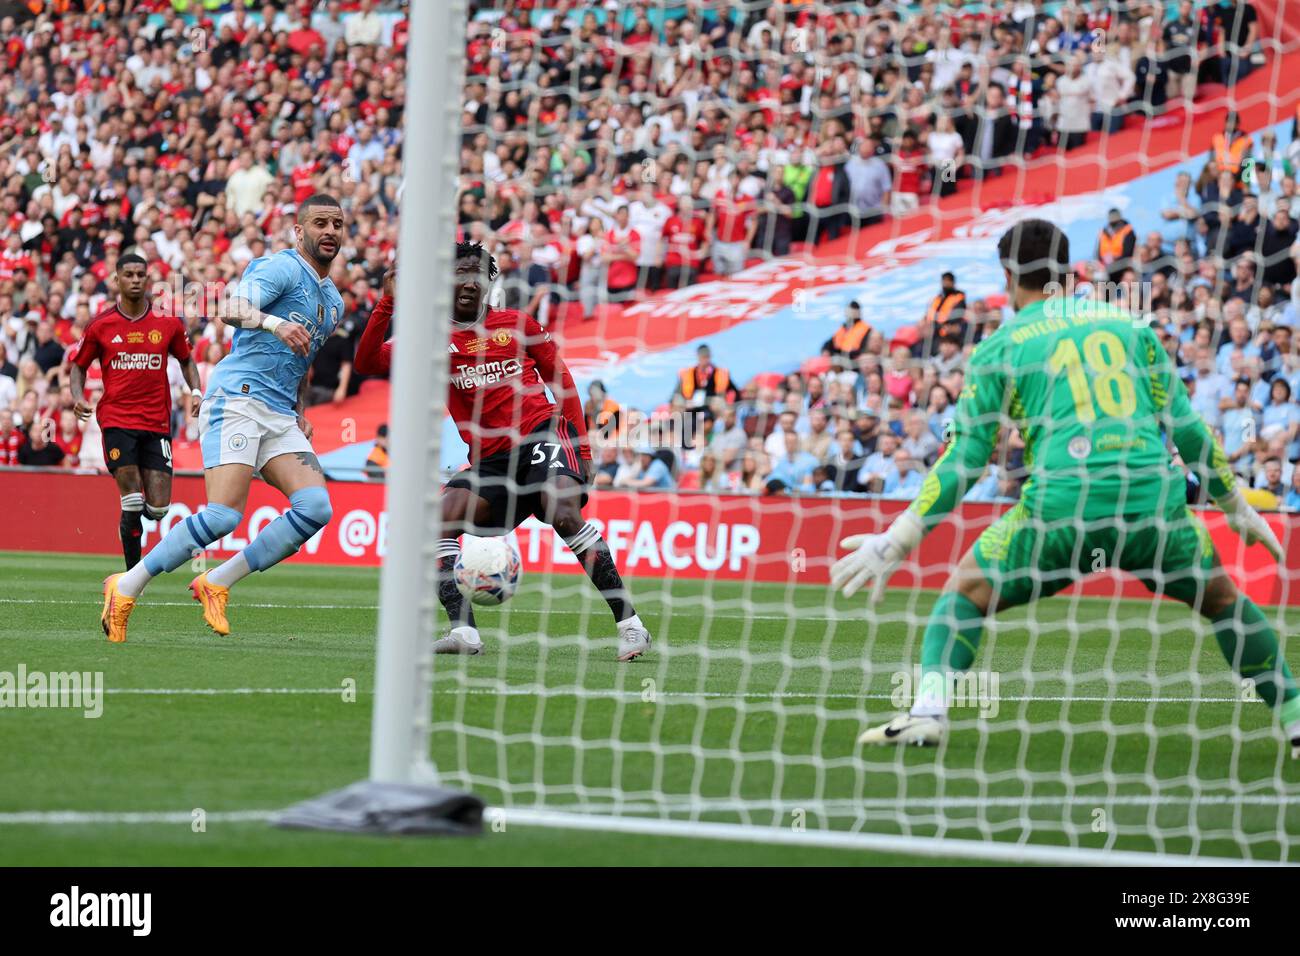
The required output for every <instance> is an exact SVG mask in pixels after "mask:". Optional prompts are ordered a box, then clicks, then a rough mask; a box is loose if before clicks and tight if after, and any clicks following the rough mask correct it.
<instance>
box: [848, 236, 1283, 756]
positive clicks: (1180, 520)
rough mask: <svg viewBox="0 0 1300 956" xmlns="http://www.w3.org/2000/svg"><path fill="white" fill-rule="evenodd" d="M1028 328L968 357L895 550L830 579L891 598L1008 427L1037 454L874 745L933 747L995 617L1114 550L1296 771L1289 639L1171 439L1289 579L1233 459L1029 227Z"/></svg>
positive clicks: (1116, 563) (1121, 322)
mask: <svg viewBox="0 0 1300 956" xmlns="http://www.w3.org/2000/svg"><path fill="white" fill-rule="evenodd" d="M998 255H999V257H1000V258H1001V260H1002V266H1003V269H1004V270H1005V272H1006V276H1007V289H1008V292H1009V294H1010V296H1011V302H1012V304H1013V305H1014V307H1015V309H1016V315H1015V318H1014V319H1012V320H1011V321H1010V322H1009V323H1007V324H1006V325H1004V326H1003V327H1001V328H999V329H998V330H997V331H996V332H995V333H993V334H992V335H991V336H989V337H988V338H987V339H985V340H984V341H983V342H981V343H980V344H979V345H978V346H977V347H976V349H975V351H974V352H973V353H972V355H971V359H970V365H969V368H968V370H967V376H966V387H965V389H964V390H963V392H962V395H961V398H960V400H959V402H958V404H957V410H956V417H955V419H954V421H953V425H952V432H951V437H950V440H949V445H948V448H947V450H946V451H945V452H944V454H943V456H942V457H941V458H940V459H939V461H938V462H937V463H936V465H935V467H934V468H933V470H932V471H931V472H930V474H929V475H928V476H927V477H926V479H925V483H924V485H923V487H922V489H921V492H920V494H919V496H918V497H917V499H916V501H914V502H913V503H912V505H911V506H910V507H909V508H908V509H907V510H906V511H904V512H903V513H902V514H901V515H900V516H899V517H898V518H897V519H896V520H895V521H894V523H893V524H892V525H891V526H890V527H889V529H888V530H887V531H885V532H884V533H883V534H871V535H855V536H852V537H848V538H845V539H844V540H843V541H842V542H840V544H841V546H842V547H844V548H848V549H851V551H850V553H849V554H848V555H847V556H845V557H843V558H841V559H840V560H839V561H837V562H836V563H835V565H834V567H832V569H831V583H832V585H833V586H834V587H836V588H839V589H842V590H843V592H844V595H845V597H849V596H851V595H853V594H854V593H855V592H856V591H858V589H859V588H861V587H862V586H863V585H865V584H867V583H868V582H870V581H874V582H875V586H874V593H873V600H875V599H878V598H879V596H880V593H881V591H882V590H883V586H884V583H885V580H886V579H887V578H888V577H889V575H890V574H891V573H893V571H894V570H895V569H897V568H898V566H899V565H900V564H902V562H903V560H904V559H905V558H906V557H907V555H908V554H909V553H910V552H911V551H912V550H913V549H914V548H915V547H916V546H917V545H918V544H919V543H920V541H921V538H922V537H924V535H925V534H926V532H927V531H929V530H930V529H932V528H934V527H935V526H936V525H937V524H939V523H940V522H942V521H943V519H944V517H945V516H946V515H947V514H948V512H949V511H951V510H952V509H953V508H954V507H955V506H956V505H957V503H958V502H960V501H961V499H962V497H963V496H964V495H965V493H966V490H967V489H968V488H969V487H970V486H971V485H973V484H974V483H975V482H976V481H978V480H979V478H980V476H981V474H982V473H983V471H984V469H985V467H986V466H987V465H988V463H989V459H990V457H991V455H992V453H993V449H994V447H995V445H996V443H997V438H998V433H999V429H1000V428H1002V427H1003V426H1014V427H1016V428H1018V429H1019V430H1020V432H1021V434H1022V436H1023V437H1024V440H1025V465H1026V467H1027V469H1028V471H1029V477H1028V480H1027V481H1026V482H1025V485H1024V488H1023V491H1022V494H1021V498H1020V501H1019V502H1018V503H1017V504H1016V505H1015V507H1013V508H1012V509H1011V510H1010V511H1008V512H1006V514H1004V515H1003V516H1002V517H1001V518H1000V519H999V520H998V521H997V522H996V523H994V524H993V525H992V526H990V527H989V528H988V529H987V530H985V531H984V533H983V534H981V535H980V537H979V539H978V540H977V541H976V542H975V545H974V546H973V547H972V548H971V549H970V550H969V551H967V552H966V554H965V556H964V557H963V558H962V559H961V562H960V564H959V565H958V566H957V568H956V569H955V571H954V573H953V574H952V576H951V577H950V579H949V582H948V585H947V587H946V588H945V589H944V591H943V594H942V595H941V596H940V597H939V599H938V601H937V602H936V603H935V605H934V609H933V611H932V612H931V615H930V621H929V624H928V626H927V627H926V630H925V635H924V638H923V641H922V647H921V682H920V687H919V689H918V692H917V694H916V696H915V698H914V703H913V707H912V710H911V712H910V713H907V714H903V715H900V716H898V717H895V718H894V719H893V720H891V721H890V722H889V723H887V724H883V725H881V726H878V727H872V728H870V729H868V730H867V731H865V732H864V733H863V734H862V736H861V737H859V738H858V740H859V743H864V744H937V743H939V742H940V740H942V738H943V736H944V733H945V731H946V728H947V711H948V704H949V692H948V688H949V686H950V679H951V675H953V674H955V673H959V672H961V671H965V670H967V669H969V668H970V666H971V664H972V663H973V662H974V660H975V654H976V651H977V650H978V648H979V643H980V637H981V635H982V633H983V628H984V619H985V617H986V616H988V615H989V614H996V613H997V612H998V611H1002V610H1005V609H1007V608H1011V607H1016V606H1017V605H1021V604H1026V603H1028V602H1030V601H1034V600H1037V599H1038V598H1042V597H1048V596H1050V595H1052V594H1055V593H1056V592H1057V591H1060V590H1061V589H1062V588H1065V587H1067V586H1069V585H1070V584H1071V583H1073V582H1074V581H1076V580H1078V579H1079V578H1081V577H1083V576H1084V575H1086V574H1088V573H1089V571H1090V570H1091V566H1092V560H1093V554H1094V553H1095V552H1096V550H1097V549H1101V550H1102V552H1103V553H1104V554H1105V555H1106V556H1107V563H1108V565H1109V566H1112V567H1118V568H1120V569H1122V570H1125V571H1128V572H1130V573H1132V574H1134V575H1136V576H1137V577H1138V578H1140V579H1141V580H1142V582H1143V583H1144V584H1145V585H1146V586H1147V587H1148V588H1150V589H1151V590H1152V591H1154V592H1156V593H1159V594H1165V595H1168V596H1170V597H1173V598H1176V599H1178V600H1180V601H1183V602H1184V603H1186V604H1187V605H1189V606H1190V607H1191V608H1193V609H1194V610H1196V611H1198V612H1199V613H1201V614H1202V615H1204V616H1205V617H1206V618H1207V619H1208V620H1209V621H1210V623H1211V625H1212V626H1213V629H1214V635H1215V638H1216V639H1217V641H1218V644H1219V647H1220V648H1221V649H1222V650H1223V654H1224V657H1226V658H1227V659H1228V662H1229V664H1231V666H1232V668H1233V670H1235V671H1236V672H1237V673H1238V674H1239V675H1240V676H1241V677H1243V678H1249V679H1251V680H1253V681H1254V682H1255V687H1256V690H1257V691H1258V693H1259V696H1260V697H1261V698H1263V700H1264V701H1265V703H1267V704H1268V705H1269V706H1270V707H1272V708H1273V709H1274V711H1275V712H1276V713H1277V714H1278V716H1279V718H1280V720H1281V723H1282V726H1283V727H1284V729H1285V732H1286V735H1287V737H1288V739H1289V740H1290V741H1291V755H1292V757H1300V694H1298V693H1297V689H1296V685H1295V682H1294V680H1293V679H1292V677H1291V671H1290V669H1289V668H1288V667H1287V664H1286V661H1285V660H1283V659H1282V657H1281V656H1280V654H1279V651H1278V642H1277V634H1276V633H1275V632H1274V630H1273V628H1272V627H1271V626H1270V625H1269V623H1268V619H1267V618H1266V617H1265V616H1264V614H1263V613H1262V612H1261V611H1260V609H1259V607H1258V606H1257V605H1256V604H1255V603H1254V602H1253V601H1251V600H1250V599H1249V598H1248V597H1246V596H1245V595H1243V594H1241V593H1240V592H1239V591H1238V590H1237V587H1236V585H1235V584H1234V583H1233V582H1232V579H1231V578H1229V577H1228V575H1227V574H1226V573H1225V572H1224V570H1223V568H1222V567H1221V566H1220V564H1219V559H1218V555H1217V554H1216V553H1215V550H1214V545H1213V544H1212V543H1211V541H1210V537H1209V533H1208V532H1207V531H1206V529H1205V526H1204V525H1203V524H1202V523H1201V521H1200V519H1198V518H1197V517H1195V516H1194V515H1193V514H1192V512H1191V511H1190V510H1189V509H1188V508H1187V504H1186V494H1185V487H1186V481H1185V478H1184V475H1183V473H1182V471H1181V469H1179V468H1178V467H1177V466H1176V465H1175V464H1174V462H1173V460H1172V457H1171V455H1170V452H1169V450H1168V448H1167V446H1166V442H1165V436H1168V437H1169V438H1170V439H1172V441H1173V444H1174V446H1175V447H1176V448H1177V449H1178V453H1179V455H1181V457H1182V459H1183V461H1184V462H1186V463H1187V465H1188V467H1189V468H1190V469H1191V470H1192V471H1193V472H1194V473H1195V474H1196V475H1197V476H1198V477H1199V478H1200V480H1201V483H1202V485H1203V486H1204V487H1206V488H1207V489H1208V490H1209V492H1210V495H1211V496H1212V497H1213V498H1214V500H1215V502H1216V503H1217V504H1218V505H1219V507H1221V508H1222V509H1223V511H1224V513H1225V515H1226V517H1227V520H1228V524H1229V526H1230V527H1231V528H1232V529H1233V531H1235V532H1236V533H1237V534H1239V535H1241V536H1242V538H1243V539H1245V541H1246V543H1247V545H1251V544H1255V543H1259V544H1262V545H1263V546H1264V547H1266V548H1267V549H1268V550H1269V551H1270V552H1271V553H1272V554H1273V556H1274V557H1275V558H1276V559H1277V560H1278V561H1281V560H1282V557H1283V554H1282V546H1281V544H1279V542H1278V540H1277V537H1276V536H1275V535H1274V534H1273V532H1272V530H1271V529H1270V528H1269V526H1268V525H1267V523H1265V521H1264V519H1263V518H1261V517H1260V516H1259V515H1258V514H1257V513H1256V512H1255V510H1254V509H1253V508H1251V507H1250V505H1248V504H1247V503H1246V501H1245V500H1244V498H1243V497H1242V494H1241V491H1240V490H1239V489H1238V488H1237V487H1236V484H1235V479H1234V477H1233V475H1232V472H1231V470H1230V469H1229V467H1228V463H1227V460H1226V458H1225V456H1224V453H1223V450H1222V448H1220V446H1219V444H1218V442H1217V441H1216V440H1215V438H1214V436H1213V434H1212V433H1211V431H1210V429H1209V427H1208V426H1207V425H1206V424H1205V422H1204V421H1203V420H1202V419H1201V418H1200V416H1199V415H1197V414H1196V412H1195V411H1194V410H1193V409H1192V407H1191V404H1190V401H1189V399H1188V396H1187V389H1186V387H1185V386H1184V385H1183V382H1182V379H1181V378H1179V376H1178V374H1177V371H1176V370H1175V368H1174V367H1173V364H1172V363H1171V362H1170V359H1169V356H1168V354H1167V353H1166V352H1165V350H1164V348H1163V347H1162V346H1161V344H1160V342H1159V340H1158V339H1157V338H1156V336H1155V333H1154V332H1153V331H1152V330H1151V329H1150V328H1148V327H1147V326H1146V325H1145V324H1139V323H1135V321H1134V318H1133V315H1132V313H1130V312H1127V311H1124V310H1121V309H1118V308H1115V307H1114V306H1111V305H1107V304H1104V303H1101V302H1095V301H1089V300H1074V299H1071V298H1068V297H1067V296H1065V295H1063V294H1062V293H1061V292H1060V289H1061V285H1060V283H1061V282H1062V281H1063V280H1064V278H1065V275H1066V273H1067V272H1068V269H1069V265H1068V263H1069V261H1070V260H1069V241H1068V240H1067V239H1066V237H1065V234H1064V233H1062V232H1061V231H1060V230H1059V229H1057V228H1056V227H1055V226H1054V225H1052V224H1051V223H1049V222H1046V221H1044V220H1041V219H1030V220H1026V221H1025V222H1022V223H1020V224H1018V225H1016V226H1015V227H1013V228H1012V229H1011V230H1009V231H1008V232H1007V233H1006V234H1005V235H1003V236H1002V239H1001V240H1000V241H999V242H998Z"/></svg>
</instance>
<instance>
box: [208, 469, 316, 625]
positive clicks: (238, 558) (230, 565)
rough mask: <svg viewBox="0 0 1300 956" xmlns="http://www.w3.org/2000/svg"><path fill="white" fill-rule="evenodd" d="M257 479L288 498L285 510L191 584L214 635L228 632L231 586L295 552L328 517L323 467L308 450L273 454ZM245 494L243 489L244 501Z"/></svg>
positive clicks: (246, 493)
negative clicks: (228, 607)
mask: <svg viewBox="0 0 1300 956" xmlns="http://www.w3.org/2000/svg"><path fill="white" fill-rule="evenodd" d="M223 467H229V466H223ZM212 470H213V471H216V470H218V469H215V468H214V469H212ZM262 479H263V480H264V481H265V482H266V483H267V484H268V485H270V486H271V487H272V488H275V489H276V490H277V491H279V492H280V493H281V494H283V495H284V496H285V497H286V498H288V499H289V510H288V512H286V513H285V514H283V515H281V516H280V517H278V518H276V519H275V520H274V521H272V522H271V523H270V524H268V525H267V526H266V527H265V528H263V529H262V531H261V533H260V534H258V536H257V538H256V539H255V540H254V541H253V542H252V543H251V544H250V545H249V546H248V547H246V548H245V549H244V550H243V551H241V552H239V554H237V555H235V556H234V557H233V558H231V559H230V560H228V561H226V562H224V563H223V564H221V565H219V566H217V567H215V568H213V569H212V570H211V571H205V572H204V573H202V574H200V575H199V576H198V577H196V578H195V579H194V580H193V581H191V582H190V591H191V593H192V594H193V595H194V600H196V601H198V602H199V603H200V604H201V605H203V620H204V621H205V622H207V625H208V626H209V627H211V628H212V630H213V631H215V632H216V633H218V634H229V633H230V621H229V620H228V619H227V617H226V604H227V602H228V601H229V600H230V589H231V588H232V587H233V586H234V585H235V584H236V583H238V582H239V581H242V580H243V579H244V578H245V577H247V576H248V575H249V574H251V573H252V572H253V571H265V570H267V569H268V568H270V567H273V566H274V565H276V564H279V563H280V562H281V561H283V560H284V559H285V558H287V557H289V556H290V555H291V554H294V553H296V552H297V550H298V549H299V548H301V547H302V546H303V545H304V544H306V543H307V541H308V539H310V538H311V537H312V535H314V534H316V533H317V532H318V531H320V529H321V528H323V527H325V525H327V524H328V523H329V520H330V518H331V517H332V515H333V509H332V508H331V507H330V498H329V492H328V491H326V489H325V471H324V469H322V468H321V466H320V462H319V461H318V460H317V459H316V456H315V455H313V454H312V453H311V452H306V451H300V452H291V453H288V454H284V455H277V456H275V457H274V458H272V459H271V460H270V461H268V462H267V463H266V464H265V465H263V466H262ZM247 495H248V489H247V487H245V488H244V497H245V500H247Z"/></svg>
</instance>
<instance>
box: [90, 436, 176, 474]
mask: <svg viewBox="0 0 1300 956" xmlns="http://www.w3.org/2000/svg"><path fill="white" fill-rule="evenodd" d="M104 464H106V465H107V466H108V470H109V471H117V469H119V468H122V467H124V466H126V465H138V466H139V467H140V468H143V469H147V470H149V471H165V472H167V473H168V474H171V470H172V443H171V437H170V436H168V435H164V434H162V433H161V432H146V431H141V430H140V429H138V428H105V429H104Z"/></svg>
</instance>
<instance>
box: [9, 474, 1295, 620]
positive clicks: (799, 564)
mask: <svg viewBox="0 0 1300 956" xmlns="http://www.w3.org/2000/svg"><path fill="white" fill-rule="evenodd" d="M329 490H330V498H331V500H332V502H333V506H334V518H333V520H332V521H331V522H330V523H329V525H328V526H326V527H325V528H324V529H323V530H322V531H321V532H320V533H319V534H317V535H316V537H314V538H312V539H311V540H310V541H309V542H308V543H307V544H306V545H305V546H304V547H303V549H302V551H300V552H299V554H298V555H297V556H295V557H294V558H291V559H290V560H292V561H302V562H308V563H316V564H356V565H378V564H380V563H381V562H382V560H383V557H384V553H385V551H386V547H387V535H388V522H389V516H388V513H387V512H386V511H385V510H384V485H382V484H367V483H364V482H331V483H330V488H329ZM0 500H4V501H5V502H7V503H8V504H7V507H6V509H5V510H6V514H5V518H4V520H3V522H0V550H17V551H63V552H76V553H81V554H103V555H117V554H119V553H120V548H119V545H118V540H117V513H118V507H119V502H118V496H117V490H116V488H115V486H114V484H113V482H112V481H111V480H109V479H108V478H107V477H105V476H102V475H84V474H76V473H73V472H68V471H60V470H50V471H39V470H32V469H7V468H6V469H0ZM204 500H205V496H204V490H203V480H202V478H199V477H196V476H187V475H178V476H177V477H176V480H175V486H174V489H173V495H172V508H171V511H170V512H169V513H168V515H167V517H166V518H164V519H163V520H162V522H160V523H159V524H157V525H155V523H154V522H151V521H146V522H145V528H146V531H145V539H144V548H145V550H146V551H147V550H148V549H149V548H150V547H152V546H153V545H154V544H156V543H157V541H158V538H159V535H160V532H161V533H165V532H166V531H167V530H168V529H169V528H170V527H171V525H172V524H173V523H174V522H176V521H180V520H184V519H185V518H186V517H188V516H189V515H191V514H193V513H194V512H195V511H196V510H198V508H199V507H200V506H201V505H202V504H203V502H204ZM906 504H907V503H906V502H904V501H892V500H882V499H863V498H819V497H809V498H789V497H751V496H740V495H721V496H719V495H708V494H690V493H640V494H638V493H629V492H617V491H604V492H600V493H598V494H595V495H593V496H592V498H591V501H590V503H589V504H588V506H587V508H586V509H585V510H584V515H585V516H586V517H587V518H588V520H590V521H592V522H593V523H595V524H596V525H597V526H598V527H599V528H600V529H601V532H602V533H603V534H604V536H605V539H606V541H608V542H609V545H610V548H611V550H612V551H613V553H614V556H615V558H616V559H617V561H618V565H619V567H620V568H621V569H622V570H623V571H624V572H625V573H626V574H627V575H628V576H629V577H631V578H633V579H635V578H691V579H710V578H714V579H718V580H728V581H764V582H776V583H793V584H825V583H826V582H827V580H828V577H829V567H830V564H831V563H832V562H833V561H834V559H835V557H836V556H837V552H838V542H839V540H840V539H841V538H842V537H844V536H845V535H847V534H859V533H863V532H871V531H877V530H881V529H883V528H884V527H885V526H886V525H887V524H888V523H889V521H891V520H892V519H893V517H894V515H896V514H897V513H898V512H899V511H901V510H902V509H903V508H904V507H906ZM285 510H286V503H285V500H284V498H283V497H282V496H281V495H280V494H279V493H278V492H276V491H275V490H273V489H272V488H270V487H269V486H267V485H265V484H262V483H261V482H254V483H253V488H252V493H251V494H250V495H249V500H248V507H247V508H246V509H245V511H244V517H243V520H242V521H241V522H240V524H239V527H238V528H237V529H236V530H235V531H234V532H232V533H231V534H229V535H227V536H226V537H225V538H223V539H222V540H221V541H220V542H219V546H218V547H216V548H214V549H212V550H213V552H214V553H215V554H216V555H218V556H228V555H230V554H233V553H234V552H236V551H239V550H240V549H242V548H244V547H245V546H246V545H247V544H248V542H249V541H250V540H251V539H252V538H253V537H256V535H257V534H258V532H260V531H261V529H262V528H264V527H266V525H267V524H269V523H270V522H271V521H273V520H275V519H276V518H277V517H278V516H279V515H281V514H283V512H284V511H285ZM1003 510H1005V506H1002V505H989V504H966V505H963V506H962V507H961V508H960V509H959V510H958V511H957V512H956V513H955V514H954V515H953V516H952V518H951V519H950V520H949V521H947V522H945V523H944V524H943V525H941V526H940V527H939V528H937V529H936V530H935V531H934V532H933V533H931V534H930V535H929V536H928V537H927V538H926V539H925V542H924V543H923V544H922V546H921V548H920V549H919V550H918V551H917V552H916V553H915V554H914V555H913V556H912V558H911V560H909V561H908V562H907V563H906V564H905V565H904V566H903V568H902V569H900V570H899V572H898V573H897V574H895V575H894V577H893V578H891V579H890V587H891V589H896V588H908V587H922V588H939V587H942V586H943V583H944V581H945V580H946V578H947V575H948V572H949V570H950V569H951V568H952V566H953V564H954V563H955V561H956V559H957V558H958V557H959V556H960V555H961V554H962V553H963V552H964V551H965V549H966V548H967V547H969V546H970V544H971V543H972V542H973V541H974V540H975V538H976V537H977V536H978V535H979V533H980V532H981V531H983V530H984V529H985V528H986V527H988V525H989V524H990V523H992V522H993V521H994V520H995V519H996V518H997V516H998V515H1000V514H1001V513H1002V511H1003ZM1202 517H1203V518H1204V520H1205V523H1206V525H1207V527H1208V528H1209V531H1210V535H1211V537H1212V538H1213V540H1214V543H1215V545H1216V547H1217V548H1218V549H1219V554H1220V555H1221V556H1222V558H1223V561H1224V563H1225V564H1226V565H1227V567H1228V569H1229V571H1230V573H1231V574H1232V576H1233V577H1234V579H1236V581H1237V583H1238V584H1239V585H1240V586H1241V587H1242V589H1243V590H1244V591H1245V592H1246V593H1247V594H1249V595H1250V596H1251V597H1252V598H1253V599H1254V600H1255V601H1257V602H1258V603H1261V604H1294V605H1300V587H1297V586H1296V585H1297V583H1300V580H1298V577H1297V572H1296V570H1295V569H1297V568H1300V517H1297V516H1293V515H1289V514H1287V515H1283V514H1270V515H1268V520H1269V523H1270V524H1272V526H1273V528H1274V530H1275V531H1276V532H1277V534H1278V537H1279V538H1280V539H1281V540H1282V542H1283V545H1284V546H1285V547H1286V549H1287V552H1288V561H1287V564H1288V570H1287V571H1285V572H1282V573H1279V569H1278V568H1277V566H1276V565H1275V564H1274V563H1273V562H1272V561H1271V560H1270V559H1269V557H1268V554H1267V553H1266V552H1265V551H1264V549H1263V548H1260V547H1255V548H1251V549H1250V550H1249V551H1247V550H1246V549H1245V548H1244V547H1243V545H1242V543H1241V540H1240V539H1239V538H1238V537H1237V536H1236V535H1235V534H1233V533H1232V531H1231V530H1230V529H1229V528H1228V527H1227V525H1226V524H1225V522H1224V519H1223V515H1222V514H1221V513H1219V512H1217V511H1204V512H1202ZM515 540H516V543H517V545H518V547H519V553H520V555H521V556H522V558H523V564H524V568H525V569H526V570H529V571H549V572H560V573H565V572H567V573H577V571H578V566H577V563H576V561H575V559H574V558H573V556H572V555H571V554H570V553H569V551H568V549H567V548H566V547H565V545H564V542H563V541H562V540H560V539H559V537H558V536H557V535H555V534H554V533H553V532H552V531H551V529H550V528H549V527H547V526H546V525H543V524H542V523H540V522H539V521H537V520H536V519H535V518H531V519H529V520H528V521H527V522H525V523H524V524H523V525H521V526H520V527H519V528H518V529H517V530H516V532H515ZM1096 560H1097V561H1098V562H1099V563H1098V565H1097V566H1098V567H1102V568H1104V567H1105V561H1106V560H1107V556H1106V555H1098V556H1097V558H1096ZM1078 587H1079V588H1080V589H1081V593H1083V594H1086V595H1090V596H1098V597H1115V596H1122V597H1133V598H1142V597H1146V596H1147V594H1148V592H1147V591H1146V589H1145V588H1144V587H1143V586H1142V585H1141V583H1139V582H1138V581H1137V580H1135V579H1134V578H1131V577H1128V576H1125V575H1122V574H1117V573H1115V574H1112V573H1106V572H1104V571H1103V572H1102V573H1099V574H1095V575H1092V576H1091V577H1089V578H1088V579H1087V580H1086V581H1084V582H1083V583H1082V584H1081V585H1079V586H1078Z"/></svg>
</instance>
